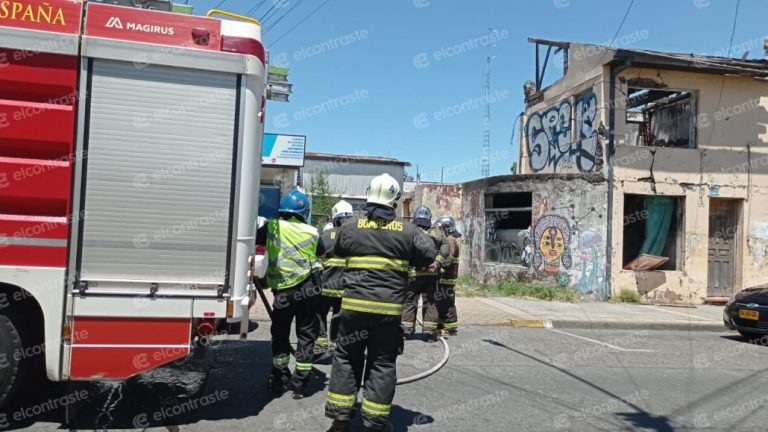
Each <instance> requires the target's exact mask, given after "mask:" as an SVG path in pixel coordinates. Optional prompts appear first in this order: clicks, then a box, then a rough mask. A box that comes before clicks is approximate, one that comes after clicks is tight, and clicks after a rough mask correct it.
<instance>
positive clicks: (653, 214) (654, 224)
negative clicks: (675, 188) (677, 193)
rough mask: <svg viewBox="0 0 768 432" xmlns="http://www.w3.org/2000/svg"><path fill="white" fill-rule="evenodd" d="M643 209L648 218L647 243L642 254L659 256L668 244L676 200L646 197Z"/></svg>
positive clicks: (642, 249)
mask: <svg viewBox="0 0 768 432" xmlns="http://www.w3.org/2000/svg"><path fill="white" fill-rule="evenodd" d="M643 207H644V208H645V211H646V214H647V215H648V218H647V219H646V221H645V222H646V223H645V242H643V247H641V248H640V253H641V254H647V255H656V256H659V255H661V252H662V251H663V250H664V245H666V244H667V237H668V236H669V227H670V225H672V214H673V213H674V211H675V198H672V197H657V196H650V197H645V198H644V199H643Z"/></svg>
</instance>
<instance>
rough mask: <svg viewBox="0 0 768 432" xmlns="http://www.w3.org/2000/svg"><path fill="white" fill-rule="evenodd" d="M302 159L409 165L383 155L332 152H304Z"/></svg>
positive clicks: (409, 164)
mask: <svg viewBox="0 0 768 432" xmlns="http://www.w3.org/2000/svg"><path fill="white" fill-rule="evenodd" d="M304 159H316V160H332V161H355V162H369V163H381V164H394V165H402V166H411V163H410V162H407V161H401V160H399V159H395V158H389V157H383V156H367V155H342V154H332V153H315V152H305V153H304Z"/></svg>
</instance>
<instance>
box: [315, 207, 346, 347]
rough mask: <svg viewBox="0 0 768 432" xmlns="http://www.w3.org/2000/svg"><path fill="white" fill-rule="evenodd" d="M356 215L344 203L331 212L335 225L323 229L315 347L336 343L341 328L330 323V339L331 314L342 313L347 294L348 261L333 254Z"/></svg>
mask: <svg viewBox="0 0 768 432" xmlns="http://www.w3.org/2000/svg"><path fill="white" fill-rule="evenodd" d="M352 216H354V213H353V209H352V204H350V203H348V202H346V201H344V200H341V201H339V202H337V203H336V205H334V206H333V208H332V209H331V221H332V224H333V225H332V226H331V227H330V228H328V229H325V230H323V232H322V233H321V234H320V243H321V245H322V248H323V251H324V252H325V253H324V255H323V256H322V257H320V258H321V259H322V263H323V278H322V289H323V290H322V292H323V298H322V300H321V301H320V308H319V309H318V310H317V318H318V322H319V323H320V332H319V336H318V337H317V342H316V343H315V348H316V349H318V350H319V349H320V348H327V347H330V346H331V345H332V343H333V342H334V341H335V340H336V333H337V330H338V328H339V325H338V323H337V320H332V321H331V331H330V340H329V339H328V337H329V332H328V312H329V311H331V310H333V315H338V313H339V310H341V295H342V294H344V284H342V281H341V276H342V273H343V272H344V268H345V267H346V260H345V259H344V258H339V257H337V256H336V254H335V253H334V246H335V245H336V239H337V238H338V234H339V228H340V227H341V225H342V224H343V223H344V222H346V221H348V220H349V219H350V218H352Z"/></svg>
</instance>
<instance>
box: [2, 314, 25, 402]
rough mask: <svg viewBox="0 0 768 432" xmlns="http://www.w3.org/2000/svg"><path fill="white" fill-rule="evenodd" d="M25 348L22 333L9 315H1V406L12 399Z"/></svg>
mask: <svg viewBox="0 0 768 432" xmlns="http://www.w3.org/2000/svg"><path fill="white" fill-rule="evenodd" d="M22 348H23V345H22V342H21V335H20V334H19V332H18V331H17V330H16V326H15V325H14V324H13V321H11V319H10V317H9V316H7V315H0V407H2V406H4V405H5V404H6V402H7V401H8V400H10V398H11V395H12V393H13V391H14V390H15V384H16V383H17V382H18V381H17V378H19V375H20V369H21V368H20V366H21V364H20V362H19V360H18V355H15V353H17V352H19V351H20V350H21V349H22Z"/></svg>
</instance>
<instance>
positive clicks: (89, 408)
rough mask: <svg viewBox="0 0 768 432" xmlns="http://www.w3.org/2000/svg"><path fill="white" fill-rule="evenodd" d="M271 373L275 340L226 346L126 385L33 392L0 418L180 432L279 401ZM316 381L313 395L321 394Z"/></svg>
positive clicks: (20, 424) (0, 423)
mask: <svg viewBox="0 0 768 432" xmlns="http://www.w3.org/2000/svg"><path fill="white" fill-rule="evenodd" d="M271 366H272V364H271V345H270V343H269V342H268V341H249V342H235V341H223V342H222V343H221V345H219V346H217V347H216V348H212V349H209V351H208V353H207V354H206V355H205V357H204V358H198V359H195V358H189V359H186V360H185V361H182V362H177V363H175V364H171V365H167V366H163V367H161V368H158V369H155V370H152V371H149V372H147V373H145V374H142V375H139V376H137V377H133V378H130V379H128V380H125V381H119V382H99V383H78V382H70V383H52V382H46V383H41V384H39V385H35V386H32V387H30V388H27V389H26V391H24V392H23V393H24V394H23V395H21V397H19V398H17V399H16V400H14V401H13V402H12V403H11V404H10V405H9V406H8V407H7V408H6V409H5V410H4V411H2V412H0V427H2V429H4V430H18V429H22V428H26V427H31V426H33V425H35V424H36V423H40V422H46V423H58V424H60V425H61V427H62V428H64V429H77V430H105V429H106V430H112V429H139V430H143V429H146V428H149V427H168V429H169V430H178V428H177V426H181V425H188V424H194V423H197V422H199V421H201V420H209V421H216V420H224V419H245V418H248V417H253V416H256V415H258V414H259V413H260V412H261V411H262V410H263V409H264V407H265V406H267V405H268V404H269V403H270V402H271V401H272V400H273V397H272V396H271V394H270V393H269V392H268V391H266V378H267V376H268V374H269V372H270V368H271ZM209 377H211V378H210V379H209ZM212 377H215V380H214V378H212ZM317 381H320V382H318V383H317V384H316V387H317V388H313V389H311V390H310V391H314V392H317V391H321V390H322V386H323V384H322V380H317Z"/></svg>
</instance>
